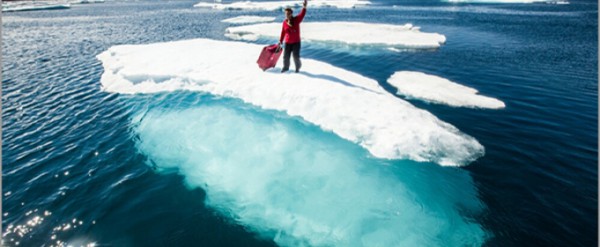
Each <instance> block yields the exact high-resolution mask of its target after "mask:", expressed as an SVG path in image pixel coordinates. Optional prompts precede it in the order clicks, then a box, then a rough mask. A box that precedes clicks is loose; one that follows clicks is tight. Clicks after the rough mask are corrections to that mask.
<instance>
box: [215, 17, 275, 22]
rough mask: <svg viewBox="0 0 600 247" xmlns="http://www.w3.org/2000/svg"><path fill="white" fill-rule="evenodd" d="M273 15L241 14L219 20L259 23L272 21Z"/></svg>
mask: <svg viewBox="0 0 600 247" xmlns="http://www.w3.org/2000/svg"><path fill="white" fill-rule="evenodd" d="M274 20H275V17H265V16H253V15H242V16H238V17H233V18H229V19H225V20H222V21H221V22H227V23H233V24H249V23H261V22H271V21H274Z"/></svg>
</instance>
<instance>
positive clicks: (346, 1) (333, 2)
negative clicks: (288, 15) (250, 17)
mask: <svg viewBox="0 0 600 247" xmlns="http://www.w3.org/2000/svg"><path fill="white" fill-rule="evenodd" d="M309 4H310V8H320V7H335V8H344V9H346V8H354V7H356V6H361V5H368V4H371V2H369V1H365V0H311V1H310V2H309ZM301 6H302V2H301V1H264V2H252V1H240V2H232V3H214V2H200V3H197V4H195V5H194V7H200V8H213V9H221V10H282V9H284V8H287V7H290V8H298V7H301Z"/></svg>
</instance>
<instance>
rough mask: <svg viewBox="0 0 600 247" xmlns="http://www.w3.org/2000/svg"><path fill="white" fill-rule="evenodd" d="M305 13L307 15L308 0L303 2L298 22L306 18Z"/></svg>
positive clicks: (297, 17) (297, 18)
mask: <svg viewBox="0 0 600 247" xmlns="http://www.w3.org/2000/svg"><path fill="white" fill-rule="evenodd" d="M304 15H306V0H304V2H303V3H302V10H301V11H300V14H298V15H297V16H296V20H297V21H298V23H300V22H302V20H303V19H304Z"/></svg>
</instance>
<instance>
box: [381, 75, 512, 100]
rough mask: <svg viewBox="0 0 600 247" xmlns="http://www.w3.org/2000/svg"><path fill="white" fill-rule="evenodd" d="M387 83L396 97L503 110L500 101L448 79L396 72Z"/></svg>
mask: <svg viewBox="0 0 600 247" xmlns="http://www.w3.org/2000/svg"><path fill="white" fill-rule="evenodd" d="M387 81H388V83H389V84H391V85H392V86H394V87H396V88H397V89H398V92H397V94H398V95H404V96H407V97H409V98H415V99H420V100H424V101H428V102H433V103H439V104H446V105H450V106H459V107H471V108H489V109H499V108H504V107H505V105H504V103H503V102H502V101H500V100H497V99H494V98H490V97H486V96H482V95H478V94H477V93H478V92H477V90H476V89H473V88H470V87H466V86H463V85H460V84H458V83H456V82H452V81H450V80H448V79H445V78H442V77H439V76H435V75H428V74H425V73H422V72H416V71H397V72H396V73H394V74H393V75H392V76H391V77H390V78H389V79H388V80H387Z"/></svg>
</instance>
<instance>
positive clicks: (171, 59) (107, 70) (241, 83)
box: [97, 39, 484, 166]
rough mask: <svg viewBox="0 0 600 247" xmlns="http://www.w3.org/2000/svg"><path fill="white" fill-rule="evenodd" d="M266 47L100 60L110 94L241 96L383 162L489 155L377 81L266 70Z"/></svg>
mask: <svg viewBox="0 0 600 247" xmlns="http://www.w3.org/2000/svg"><path fill="white" fill-rule="evenodd" d="M261 50H262V46H260V45H256V44H247V43H243V42H232V41H216V40H208V39H194V40H183V41H176V42H167V43H155V44H147V45H119V46H113V47H111V48H110V49H108V50H107V51H105V52H102V53H101V54H99V55H98V56H97V57H98V59H99V60H101V61H102V64H103V66H104V73H103V74H102V78H101V83H102V89H103V90H105V91H107V92H116V93H128V94H133V93H154V92H165V91H175V90H191V91H200V92H207V93H210V94H213V95H219V96H226V97H231V98H238V99H241V100H243V101H244V102H246V103H250V104H252V105H255V106H259V107H262V108H264V109H270V110H277V111H281V112H285V113H287V114H288V115H290V116H297V117H300V118H302V119H303V120H304V121H307V122H310V123H313V124H315V125H317V126H319V127H321V129H323V130H325V131H331V132H333V133H335V134H337V135H338V136H340V137H342V138H344V139H346V140H349V141H351V142H354V143H357V144H359V145H360V146H362V147H364V148H366V149H367V150H369V152H370V153H371V154H372V155H374V156H376V157H380V158H386V159H412V160H415V161H430V162H435V163H438V164H440V165H444V166H461V165H466V164H468V163H470V162H471V161H473V160H475V159H477V158H478V157H480V156H482V155H483V152H484V148H483V146H481V144H479V142H477V140H475V139H474V138H472V137H470V136H468V135H466V134H464V133H461V132H460V131H459V130H458V129H456V128H455V127H454V126H452V125H450V124H448V123H445V122H443V121H441V120H439V119H438V118H436V117H435V116H434V115H432V114H431V113H429V112H427V111H424V110H422V109H419V108H416V107H414V106H413V105H411V104H410V103H408V102H407V101H404V100H402V99H399V98H397V97H395V96H393V95H391V94H389V93H387V92H386V91H384V90H383V89H382V88H381V87H380V86H379V85H378V83H377V82H376V81H374V80H372V79H369V78H366V77H363V76H361V75H358V74H356V73H353V72H350V71H347V70H344V69H341V68H337V67H334V66H332V65H330V64H327V63H323V62H319V61H316V60H312V59H303V60H302V61H303V67H302V72H301V73H284V74H282V73H279V71H278V70H277V69H273V70H271V71H267V72H263V71H262V70H260V69H259V68H258V66H257V64H256V60H257V58H258V55H259V53H260V51H261ZM281 62H282V61H281V60H280V61H279V64H281ZM279 68H280V67H279Z"/></svg>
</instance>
